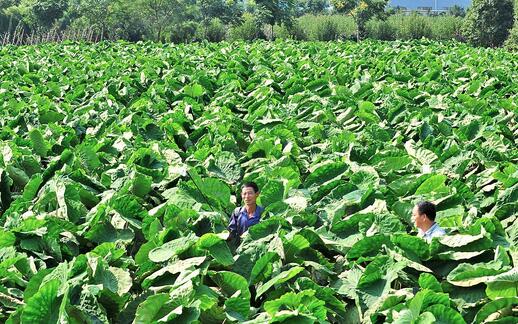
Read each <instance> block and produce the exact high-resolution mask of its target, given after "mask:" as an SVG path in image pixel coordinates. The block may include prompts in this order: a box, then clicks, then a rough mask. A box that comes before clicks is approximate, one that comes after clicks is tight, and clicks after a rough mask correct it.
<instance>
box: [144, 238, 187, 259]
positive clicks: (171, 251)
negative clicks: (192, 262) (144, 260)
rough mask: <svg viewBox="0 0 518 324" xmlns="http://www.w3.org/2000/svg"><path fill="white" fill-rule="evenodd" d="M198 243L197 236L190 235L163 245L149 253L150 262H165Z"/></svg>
mask: <svg viewBox="0 0 518 324" xmlns="http://www.w3.org/2000/svg"><path fill="white" fill-rule="evenodd" d="M195 241H196V236H195V235H194V234H190V235H188V236H186V237H180V238H177V239H175V240H172V241H169V242H167V243H164V244H163V245H161V246H159V247H157V248H154V249H153V250H151V251H149V260H151V261H153V262H164V261H167V260H169V259H170V258H172V257H173V256H175V255H178V254H180V253H183V252H185V251H187V249H189V248H190V247H191V246H192V245H193V244H194V242H195Z"/></svg>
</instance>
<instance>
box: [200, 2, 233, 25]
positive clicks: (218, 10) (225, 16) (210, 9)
mask: <svg viewBox="0 0 518 324" xmlns="http://www.w3.org/2000/svg"><path fill="white" fill-rule="evenodd" d="M196 3H197V5H198V6H199V8H200V13H201V15H202V19H203V21H204V22H210V21H211V20H212V19H214V18H218V19H219V20H220V21H221V22H223V23H225V24H229V23H232V22H234V21H236V20H237V18H238V17H240V16H241V15H242V13H243V9H242V3H241V2H240V1H237V0H198V1H197V2H196Z"/></svg>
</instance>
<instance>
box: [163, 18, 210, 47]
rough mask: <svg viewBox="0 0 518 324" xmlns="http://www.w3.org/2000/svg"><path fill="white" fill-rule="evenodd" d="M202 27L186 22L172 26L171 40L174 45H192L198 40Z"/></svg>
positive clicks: (192, 22) (195, 23)
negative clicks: (191, 43)
mask: <svg viewBox="0 0 518 324" xmlns="http://www.w3.org/2000/svg"><path fill="white" fill-rule="evenodd" d="M201 28H202V27H201V25H200V24H199V23H197V22H194V21H186V22H183V23H180V24H176V25H174V26H171V29H170V31H169V39H170V41H171V42H173V43H190V42H193V41H195V40H196V39H197V35H199V30H200V29H201Z"/></svg>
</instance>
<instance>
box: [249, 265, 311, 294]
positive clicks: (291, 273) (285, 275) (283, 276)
mask: <svg viewBox="0 0 518 324" xmlns="http://www.w3.org/2000/svg"><path fill="white" fill-rule="evenodd" d="M303 270H304V268H303V267H293V268H291V269H289V270H286V271H283V272H281V273H279V274H278V275H276V276H275V277H273V278H272V279H270V280H268V281H267V282H265V283H264V284H262V285H261V286H259V288H258V289H257V297H260V296H261V295H263V294H264V293H265V292H266V291H268V289H270V288H271V287H273V286H274V285H277V284H281V283H283V282H286V281H288V280H290V279H292V278H294V277H295V276H296V275H298V274H299V273H300V272H301V271H303Z"/></svg>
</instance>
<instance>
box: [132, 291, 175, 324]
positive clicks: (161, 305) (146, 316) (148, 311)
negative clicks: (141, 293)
mask: <svg viewBox="0 0 518 324" xmlns="http://www.w3.org/2000/svg"><path fill="white" fill-rule="evenodd" d="M169 300H170V296H169V294H157V295H153V296H149V297H148V298H147V299H146V300H145V301H144V302H142V303H141V304H140V305H139V306H138V308H137V313H136V314H135V320H134V323H135V324H148V323H153V322H155V321H156V320H158V319H160V318H162V317H164V316H165V315H167V314H168V313H169V311H171V310H172V307H171V306H169V305H166V303H167V302H168V301H169Z"/></svg>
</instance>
